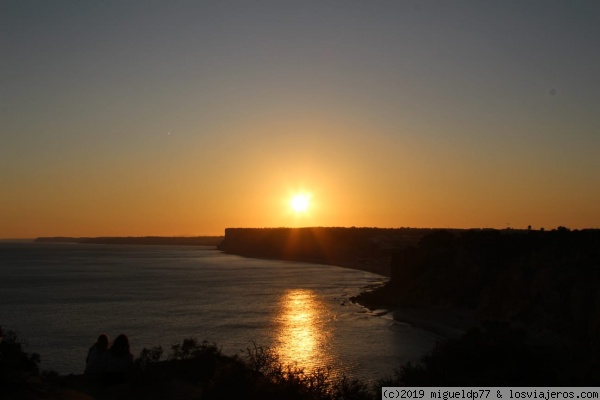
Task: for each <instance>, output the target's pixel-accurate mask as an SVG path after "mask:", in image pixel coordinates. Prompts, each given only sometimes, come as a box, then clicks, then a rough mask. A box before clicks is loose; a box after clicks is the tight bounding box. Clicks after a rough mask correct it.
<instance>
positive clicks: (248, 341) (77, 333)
mask: <svg viewBox="0 0 600 400" xmlns="http://www.w3.org/2000/svg"><path fill="white" fill-rule="evenodd" d="M384 279H385V278H383V277H381V276H379V275H374V274H371V273H367V272H362V271H356V270H352V269H345V268H339V267H334V266H326V265H314V264H306V263H299V262H285V261H273V260H259V259H250V258H243V257H238V256H233V255H227V254H222V253H221V252H219V251H216V250H210V249H205V248H201V247H187V246H133V245H83V244H47V243H11V242H0V325H2V326H3V327H4V329H11V330H15V331H16V332H17V334H18V336H19V337H20V338H21V339H24V340H26V342H27V343H28V347H27V348H26V350H27V351H29V352H37V353H40V354H41V355H42V368H43V369H53V370H55V371H57V372H60V373H63V374H66V373H81V372H82V371H83V367H84V361H85V357H86V354H87V349H88V348H89V346H91V345H92V344H93V342H94V341H95V339H96V337H97V336H98V334H99V333H106V334H108V335H109V337H110V338H111V339H113V338H115V337H116V336H117V335H118V334H119V333H126V334H127V335H128V336H129V338H130V342H131V346H132V352H133V353H134V354H135V355H138V354H139V351H140V350H141V349H142V348H143V347H151V346H156V345H162V346H163V347H165V348H166V349H167V351H166V352H168V349H169V348H170V345H171V344H173V343H174V342H177V341H181V340H182V339H184V338H187V337H196V338H198V339H199V340H204V339H206V340H208V341H210V342H216V343H217V344H219V345H221V346H223V351H224V353H226V354H230V355H232V354H236V353H238V352H239V351H240V350H241V349H246V348H247V347H249V346H252V341H255V342H256V343H257V344H259V345H268V346H272V347H273V348H274V349H275V350H276V351H277V352H278V354H279V355H280V357H281V358H282V360H283V361H285V362H288V363H297V364H298V365H299V366H302V367H305V368H306V369H308V370H311V369H313V368H316V367H320V366H331V367H332V369H333V372H334V373H341V372H344V373H346V374H348V375H350V376H352V377H358V378H362V379H367V380H371V379H375V378H379V377H383V376H385V375H387V374H390V373H391V372H392V370H393V368H395V367H398V366H399V365H400V364H401V363H404V362H406V361H416V360H418V358H419V357H420V356H421V355H422V354H423V353H425V352H426V351H428V350H429V349H430V348H431V347H432V346H433V344H434V342H435V340H436V339H437V337H436V336H435V335H434V334H432V333H430V332H427V331H424V330H421V329H418V328H414V327H411V326H410V325H407V324H402V323H397V322H394V321H392V320H390V319H389V318H384V317H378V316H375V315H374V314H373V313H370V312H369V311H368V310H366V309H364V308H363V307H360V306H358V305H355V304H352V303H350V301H349V300H348V298H349V297H350V296H353V295H355V294H358V293H359V292H360V291H361V289H362V288H364V287H365V286H367V285H372V284H376V283H380V282H383V281H384Z"/></svg>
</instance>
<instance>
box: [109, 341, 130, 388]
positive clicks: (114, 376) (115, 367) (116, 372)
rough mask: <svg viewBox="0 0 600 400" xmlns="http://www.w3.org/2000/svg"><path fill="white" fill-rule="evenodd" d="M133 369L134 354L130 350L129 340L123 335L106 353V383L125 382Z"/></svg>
mask: <svg viewBox="0 0 600 400" xmlns="http://www.w3.org/2000/svg"><path fill="white" fill-rule="evenodd" d="M132 368H133V354H131V351H130V350H129V339H128V338H127V336H126V335H123V334H121V335H119V336H117V338H116V339H115V341H114V342H113V344H112V346H111V347H110V349H109V350H108V351H107V353H106V375H105V376H106V383H107V384H115V383H122V382H124V381H125V378H126V377H127V375H128V374H129V373H130V372H131V369H132Z"/></svg>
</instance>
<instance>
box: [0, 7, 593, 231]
mask: <svg viewBox="0 0 600 400" xmlns="http://www.w3.org/2000/svg"><path fill="white" fill-rule="evenodd" d="M508 3H510V5H509V4H508ZM532 3H535V2H531V3H529V2H519V1H515V2H510V1H509V2H498V3H496V4H493V5H490V4H486V5H483V4H477V3H473V2H461V1H458V2H452V4H447V3H438V2H418V4H417V2H410V1H407V2H378V1H375V2H354V1H349V2H347V3H346V4H345V6H343V7H341V8H340V7H334V6H333V5H332V4H323V3H322V2H312V1H307V2H298V3H295V5H294V6H284V5H282V4H279V3H272V2H265V3H259V4H257V5H256V6H255V7H250V6H248V5H247V4H246V3H245V2H239V3H238V2H233V3H231V4H229V6H227V7H226V6H224V5H221V4H220V2H198V3H197V4H195V3H192V4H189V3H185V4H184V3H181V2H173V3H171V2H164V3H161V2H158V3H154V2H149V3H145V2H141V3H126V4H124V3H121V2H112V1H107V2H101V3H98V4H91V3H90V4H87V5H86V4H78V3H77V2H74V3H65V4H62V6H59V5H58V4H57V3H54V2H40V3H39V7H27V6H25V5H23V4H20V3H19V2H15V3H14V4H13V5H10V6H7V7H6V10H5V12H3V13H2V15H0V24H1V26H3V37H4V39H2V40H1V41H0V49H1V53H0V54H1V57H2V60H3V67H2V68H3V71H4V72H3V73H2V74H0V87H2V88H3V89H2V91H1V92H2V93H1V94H0V96H1V98H0V101H1V106H2V107H1V111H0V112H1V115H2V118H1V120H2V123H1V126H0V134H1V138H2V142H1V143H0V238H30V237H38V236H61V235H62V236H144V235H162V236H181V235H186V236H187V235H222V234H223V233H224V229H225V228H227V227H282V226H289V227H297V226H370V227H392V228H395V227H440V228H444V227H454V228H471V227H478V228H485V227H488V228H506V227H512V228H527V226H528V225H531V226H532V227H533V228H541V227H544V228H546V229H551V228H555V227H557V226H559V225H562V226H567V227H569V228H571V229H580V228H600V157H598V154H600V134H599V132H600V113H598V110H597V106H598V104H600V81H599V80H598V79H597V76H596V75H597V71H599V70H600V48H599V47H598V46H597V39H598V37H600V28H599V27H600V25H599V24H597V21H598V19H600V7H598V6H597V4H595V3H594V2H588V3H578V7H574V6H569V4H567V3H560V2H544V3H539V4H543V7H542V6H539V7H537V8H536V7H535V6H534V5H532ZM157 27H160V29H157ZM297 193H310V204H309V207H308V208H307V210H306V211H304V212H296V211H294V210H293V209H292V208H291V207H290V201H291V198H292V196H293V195H294V194H297Z"/></svg>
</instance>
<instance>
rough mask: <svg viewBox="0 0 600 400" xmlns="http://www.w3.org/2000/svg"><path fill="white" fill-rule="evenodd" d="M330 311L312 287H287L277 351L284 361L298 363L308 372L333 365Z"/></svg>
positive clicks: (277, 322)
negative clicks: (329, 328) (328, 323)
mask: <svg viewBox="0 0 600 400" xmlns="http://www.w3.org/2000/svg"><path fill="white" fill-rule="evenodd" d="M327 314H328V312H327V307H326V306H325V305H324V304H323V303H322V302H321V301H320V299H319V298H318V296H317V295H315V294H314V293H313V292H312V291H311V290H306V289H294V290H288V291H287V292H286V293H285V294H284V295H283V296H282V298H281V300H280V312H279V314H278V316H277V320H276V326H277V333H276V340H275V343H276V345H275V351H276V352H277V354H278V355H279V357H280V359H281V361H282V362H283V363H284V364H290V365H297V366H298V367H300V368H304V370H305V371H306V372H312V371H314V370H315V369H317V368H319V367H325V366H327V365H329V364H330V362H331V355H329V354H327V353H328V352H327V349H328V348H329V347H330V343H329V342H330V337H331V332H329V330H328V329H327V326H326V325H327V324H326V319H327Z"/></svg>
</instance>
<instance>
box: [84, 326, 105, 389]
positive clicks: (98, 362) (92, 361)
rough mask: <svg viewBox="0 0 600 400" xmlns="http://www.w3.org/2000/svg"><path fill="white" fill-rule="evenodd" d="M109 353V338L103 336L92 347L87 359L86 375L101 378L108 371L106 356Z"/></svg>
mask: <svg viewBox="0 0 600 400" xmlns="http://www.w3.org/2000/svg"><path fill="white" fill-rule="evenodd" d="M107 352H108V336H106V335H104V334H102V335H100V336H98V340H97V341H96V343H94V345H93V346H92V347H90V349H89V351H88V354H87V357H86V359H85V371H84V372H83V373H84V374H85V375H87V376H89V377H92V378H100V377H101V376H102V374H104V372H105V370H106V354H107Z"/></svg>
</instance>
